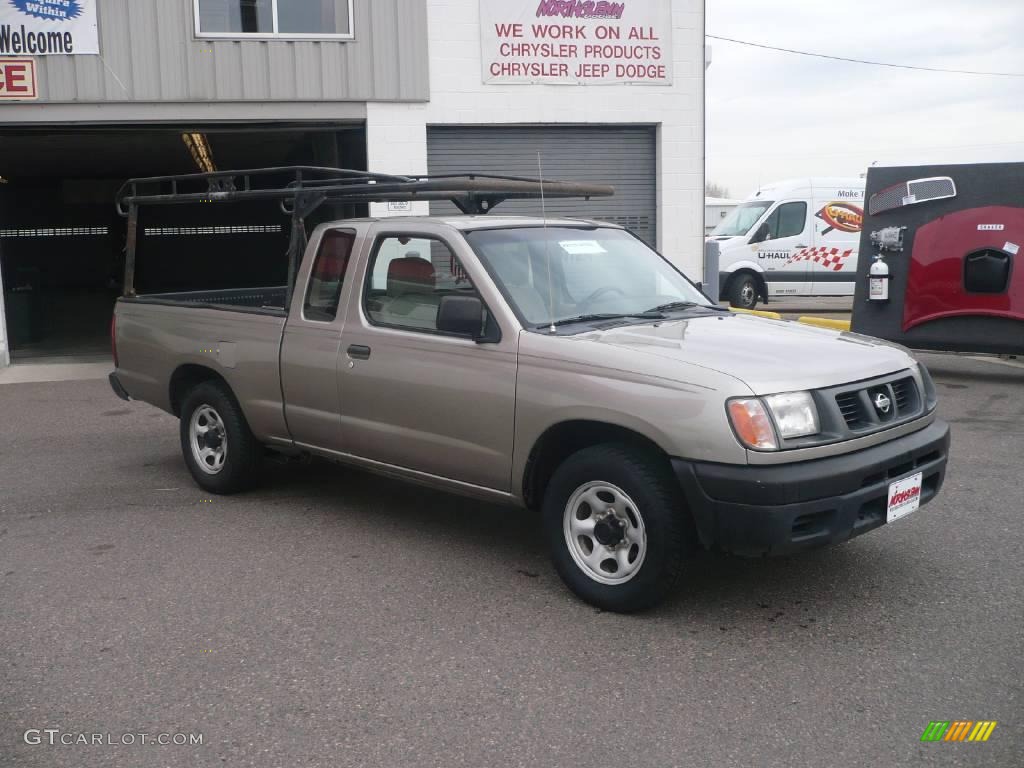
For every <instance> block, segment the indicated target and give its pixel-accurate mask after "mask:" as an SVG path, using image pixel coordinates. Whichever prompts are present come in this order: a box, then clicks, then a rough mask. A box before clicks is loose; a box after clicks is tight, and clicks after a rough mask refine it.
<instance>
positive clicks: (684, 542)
mask: <svg viewBox="0 0 1024 768" xmlns="http://www.w3.org/2000/svg"><path fill="white" fill-rule="evenodd" d="M596 482H600V483H608V484H611V485H613V486H616V487H617V488H618V489H621V490H622V491H624V492H625V494H626V495H627V496H628V497H629V499H630V500H632V501H633V502H634V503H635V506H636V510H635V512H636V514H638V515H639V516H640V518H641V523H642V528H643V529H644V530H645V531H646V550H645V554H644V557H643V559H642V561H641V564H640V565H639V566H638V570H637V571H636V572H635V574H634V575H633V576H631V577H630V578H629V580H628V581H625V582H624V583H618V584H607V583H601V582H599V581H598V580H597V579H596V578H595V577H594V576H591V575H590V574H589V573H588V572H587V570H585V568H586V566H585V565H581V564H579V563H577V561H576V559H575V558H576V556H578V555H579V553H580V552H581V551H585V547H581V548H579V549H576V550H575V551H576V553H577V555H574V554H573V552H572V551H570V547H572V546H573V545H572V544H570V539H571V538H579V537H572V536H571V534H569V533H567V529H566V526H569V525H570V523H569V522H568V520H569V513H568V512H567V511H566V510H567V506H568V504H569V502H570V500H571V499H573V498H574V496H575V494H576V493H577V492H578V491H581V490H582V489H583V488H584V487H586V486H587V485H588V484H590V483H596ZM575 506H576V505H575V504H574V507H575ZM542 511H543V521H544V522H543V525H544V535H545V538H546V539H547V543H548V547H549V550H550V552H551V557H552V560H553V561H554V565H555V569H556V570H557V571H558V575H559V576H561V577H562V581H564V582H565V584H566V585H567V586H568V587H569V589H571V590H572V591H573V592H575V593H576V595H577V596H579V597H580V598H581V599H582V600H584V601H586V602H588V603H590V604H591V605H594V606H597V607H598V608H602V609H604V610H608V611H615V612H617V613H631V612H634V611H639V610H643V609H645V608H650V607H651V606H653V605H655V604H656V603H658V602H660V601H661V600H662V599H663V598H664V597H665V596H666V595H667V594H668V593H669V592H670V591H671V590H672V588H673V587H674V586H675V585H676V583H677V582H678V580H679V577H680V575H681V574H682V571H683V565H684V563H685V562H686V560H688V559H689V557H690V556H691V555H692V553H693V551H694V548H695V542H696V533H695V530H694V527H693V522H692V518H690V516H689V512H688V511H687V509H686V505H685V502H684V499H683V496H682V493H681V491H680V488H679V484H678V482H677V481H676V479H675V477H674V476H673V475H672V471H671V468H670V467H669V465H668V462H667V460H666V459H665V458H664V457H663V456H660V455H658V454H656V453H654V452H653V451H644V450H638V449H636V448H633V447H630V446H627V445H621V444H615V443H608V444H604V445H597V446H592V447H590V448H584V449H583V450H581V451H579V452H578V453H575V454H573V455H572V456H570V457H569V458H568V459H566V460H565V461H564V462H563V463H562V465H561V466H559V467H558V469H557V470H556V471H555V474H554V475H553V476H552V478H551V482H550V483H549V484H548V487H547V490H546V492H545V494H544V502H543V508H542ZM577 519H579V518H577ZM630 519H632V518H630ZM627 527H628V526H627ZM605 530H606V531H607V528H606V529H605ZM582 538H583V539H586V538H588V537H587V536H583V537H582ZM596 541H597V536H596V535H595V536H594V538H593V539H592V540H591V545H592V549H594V548H596V547H597V546H598V545H597V543H595V542H596ZM581 544H583V542H581ZM627 545H628V543H623V544H622V545H621V546H627ZM613 560H614V558H613V557H612V556H611V555H609V556H608V560H607V561H606V563H607V564H608V565H612V566H614V565H615V563H614V562H610V561H613ZM614 575H615V574H612V576H611V577H614Z"/></svg>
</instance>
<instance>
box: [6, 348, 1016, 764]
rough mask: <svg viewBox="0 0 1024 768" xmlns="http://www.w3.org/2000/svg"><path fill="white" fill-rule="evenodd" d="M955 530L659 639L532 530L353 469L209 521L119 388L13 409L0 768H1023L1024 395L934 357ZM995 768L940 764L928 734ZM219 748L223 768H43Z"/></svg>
mask: <svg viewBox="0 0 1024 768" xmlns="http://www.w3.org/2000/svg"><path fill="white" fill-rule="evenodd" d="M923 359H924V360H925V361H926V362H927V363H928V365H929V366H930V367H931V368H932V370H933V373H934V375H935V378H936V380H937V382H938V388H939V392H940V396H941V398H942V399H941V406H940V408H941V413H942V415H943V417H944V418H946V419H947V420H949V421H950V422H951V423H952V427H953V448H952V457H951V462H950V466H949V473H948V477H947V481H946V485H945V488H944V490H943V492H942V493H941V494H940V496H939V497H938V499H937V500H936V501H935V502H933V503H932V504H929V505H927V506H925V507H923V508H922V509H920V510H918V511H916V512H914V513H913V514H911V515H909V516H908V517H906V518H904V519H902V520H900V521H898V522H897V523H894V524H893V525H891V526H884V527H883V528H881V529H879V530H876V531H873V532H871V533H869V534H867V535H865V536H863V537H861V538H858V539H856V540H854V541H852V542H849V543H848V544H845V545H843V546H840V547H836V548H833V549H826V550H820V551H816V552H812V553H808V554H804V555H801V556H798V557H792V558H785V559H772V560H754V561H745V560H737V559H730V558H725V557H722V556H717V555H702V556H700V557H698V558H697V559H696V560H694V561H693V563H692V565H691V567H690V569H689V572H688V573H687V574H686V578H685V583H684V585H683V587H682V588H681V589H680V590H679V592H678V593H677V594H676V595H675V596H674V597H673V598H672V599H671V600H670V601H669V602H668V603H667V604H666V605H664V606H662V607H660V608H659V609H657V610H655V611H652V612H649V613H646V614H642V615H638V616H619V615H614V614H608V613H601V612H598V611H596V610H594V609H593V608H590V607H588V606H586V605H584V604H582V603H580V602H579V601H577V600H575V599H574V598H573V597H572V596H571V595H570V594H569V593H568V592H567V591H566V590H565V589H564V588H563V587H562V585H561V583H560V582H559V581H558V579H557V577H556V576H555V574H554V572H553V570H552V569H551V567H550V566H549V565H548V561H547V558H546V556H545V554H544V552H543V551H542V547H541V537H540V535H539V532H538V521H537V519H536V516H535V515H533V514H529V513H521V512H517V511H515V510H508V509H505V508H501V507H496V506H490V505H484V504H480V503H478V502H475V501H470V500H465V499H460V498H455V497H451V496H447V495H444V494H440V493H433V492H430V491H425V490H422V489H420V488H416V487H413V486H408V485H402V484H398V483H395V482H391V481H387V480H382V479H379V478H376V477H373V476H370V475H366V474H362V473H359V472H356V471H351V470H346V469H340V468H337V467H333V466H331V465H328V464H326V463H319V462H317V463H313V464H310V465H284V466H278V465H270V466H269V467H268V469H267V472H266V483H265V485H264V487H263V488H262V489H261V490H258V491H256V492H253V493H249V494H246V495H242V496H237V497H230V498H210V497H208V496H206V495H205V494H203V493H202V492H201V491H200V490H199V489H198V488H197V487H196V486H195V485H194V484H193V483H192V481H191V478H190V477H189V475H188V473H187V472H186V470H185V468H184V466H183V464H182V461H181V458H180V456H179V451H178V442H177V423H176V421H175V420H174V419H172V418H171V417H169V416H167V415H165V414H162V413H159V412H157V411H156V410H154V409H153V408H151V407H149V406H146V405H142V404H137V403H131V404H126V403H123V402H121V401H119V400H117V399H116V398H115V397H114V395H113V394H112V393H111V392H110V391H109V389H108V388H107V385H106V383H105V382H99V381H84V382H57V383H44V384H12V385H8V386H0V766H5V767H6V766H15V767H17V768H44V767H45V768H54V767H57V768H65V767H66V768H93V767H94V766H116V767H117V768H121V767H122V766H123V767H124V768H147V767H148V766H160V767H161V768H163V767H164V766H172V767H174V768H177V767H178V766H182V767H184V766H188V768H196V767H197V766H224V765H228V766H270V767H273V766H287V767H288V768H291V767H292V766H294V767H296V768H298V767H300V766H301V767H302V768H313V767H315V766H332V767H334V766H388V767H389V768H391V767H394V766H483V765H487V766H505V765H509V766H527V765H528V766H575V765H614V764H619V765H628V766H638V767H645V766H659V767H663V766H777V765H788V766H828V767H829V768H841V767H845V766H886V768H892V767H894V766H917V765H927V766H970V767H971V768H975V767H977V766H1000V767H1005V766H1016V765H1020V764H1021V763H1020V759H1021V754H1022V753H1024V723H1022V719H1024V690H1022V687H1024V686H1022V681H1024V660H1022V650H1024V644H1022V637H1024V567H1022V563H1024V528H1022V523H1024V518H1022V513H1024V494H1022V488H1024V484H1022V480H1021V472H1022V468H1024V460H1022V458H1021V457H1022V456H1024V397H1022V394H1024V368H1021V367H1020V366H1014V365H1009V364H995V363H992V362H989V361H979V360H973V359H966V358H962V357H952V356H935V355H924V356H923ZM958 719H964V720H996V721H998V722H999V725H998V726H997V727H996V728H995V730H994V731H993V733H992V735H991V737H990V739H989V741H988V742H986V743H980V744H978V743H962V744H951V743H922V742H921V741H920V738H921V734H922V732H923V731H924V729H925V727H926V726H927V725H928V723H929V722H930V721H933V720H958ZM47 728H49V729H55V728H59V729H61V731H62V733H70V734H78V733H86V734H93V733H102V734H107V733H109V734H112V735H113V739H114V740H117V739H118V738H119V737H120V736H121V735H122V734H140V733H146V734H150V735H154V734H159V733H189V734H196V733H201V734H202V738H203V744H202V745H201V746H151V745H146V746H142V745H141V744H139V743H138V742H137V741H136V744H134V745H130V746H125V745H117V746H108V745H91V746H48V745H46V743H45V742H44V743H43V744H41V745H32V744H26V743H25V731H26V730H27V729H47Z"/></svg>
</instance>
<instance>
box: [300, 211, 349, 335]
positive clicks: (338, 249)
mask: <svg viewBox="0 0 1024 768" xmlns="http://www.w3.org/2000/svg"><path fill="white" fill-rule="evenodd" d="M355 238H356V233H355V232H353V231H351V230H347V229H331V230H328V231H327V232H324V236H323V239H322V240H321V241H320V249H319V250H318V251H317V254H316V261H315V262H314V263H313V269H312V271H311V272H310V275H309V290H307V291H306V303H305V305H304V306H303V308H302V314H303V317H305V319H306V320H315V321H319V322H323V323H329V322H331V321H332V320H334V318H335V317H337V316H338V301H339V299H340V298H341V289H342V286H344V285H345V273H346V272H347V271H348V262H349V257H350V256H351V255H352V244H353V243H354V242H355Z"/></svg>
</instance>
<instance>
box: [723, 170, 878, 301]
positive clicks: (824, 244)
mask: <svg viewBox="0 0 1024 768" xmlns="http://www.w3.org/2000/svg"><path fill="white" fill-rule="evenodd" d="M863 218H864V179H859V178H813V179H791V180H788V181H780V182H776V183H774V184H769V185H767V186H763V187H761V188H760V189H759V190H758V191H757V192H756V193H755V194H754V195H752V196H751V197H749V198H747V199H746V200H744V201H743V202H742V203H741V204H740V205H739V206H737V207H736V208H735V209H734V210H733V211H732V213H730V214H729V215H728V216H727V217H726V218H725V219H724V220H723V221H722V223H721V224H719V225H718V226H717V227H715V229H714V231H713V232H712V233H711V235H710V238H711V239H712V240H715V241H717V242H718V243H719V246H720V248H721V257H720V260H719V272H720V274H719V285H720V286H721V288H720V290H721V295H720V298H722V299H728V300H729V302H730V303H731V304H732V306H734V307H739V308H740V309H753V308H754V307H756V306H757V303H758V301H764V302H768V301H769V300H771V299H777V298H781V297H784V296H785V297H788V296H852V295H853V287H854V278H855V277H856V274H857V251H858V249H859V245H860V231H861V224H862V221H863Z"/></svg>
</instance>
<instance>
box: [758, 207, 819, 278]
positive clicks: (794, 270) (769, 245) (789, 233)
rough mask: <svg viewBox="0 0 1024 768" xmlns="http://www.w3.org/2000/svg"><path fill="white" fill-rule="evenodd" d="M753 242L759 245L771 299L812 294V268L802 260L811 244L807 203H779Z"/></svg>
mask: <svg viewBox="0 0 1024 768" xmlns="http://www.w3.org/2000/svg"><path fill="white" fill-rule="evenodd" d="M751 242H756V248H757V252H756V258H757V263H758V264H760V265H761V267H762V269H764V279H765V283H766V284H767V286H768V296H769V297H780V296H807V295H809V294H810V292H811V283H810V268H809V266H808V263H807V261H806V259H804V258H802V257H801V254H802V253H803V252H804V251H806V250H807V249H808V247H809V246H810V242H811V241H810V231H809V227H808V224H807V202H806V201H804V200H791V201H787V202H782V203H779V205H778V206H777V207H776V208H775V210H773V211H772V212H771V213H770V214H769V215H768V217H767V218H766V219H765V220H764V221H763V222H762V223H761V224H759V225H758V226H757V228H756V229H755V230H754V234H753V236H752V238H751Z"/></svg>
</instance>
